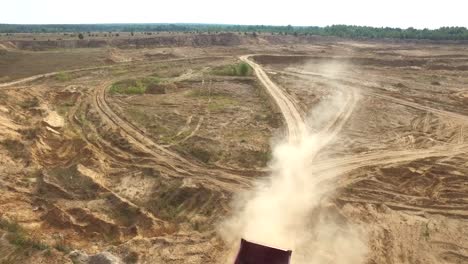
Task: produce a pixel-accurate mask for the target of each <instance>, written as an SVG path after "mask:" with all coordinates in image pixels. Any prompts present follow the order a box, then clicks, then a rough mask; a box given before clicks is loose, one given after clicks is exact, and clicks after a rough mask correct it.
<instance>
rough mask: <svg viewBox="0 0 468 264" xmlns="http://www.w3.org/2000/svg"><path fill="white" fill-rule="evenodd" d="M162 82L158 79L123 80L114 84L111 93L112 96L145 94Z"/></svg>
mask: <svg viewBox="0 0 468 264" xmlns="http://www.w3.org/2000/svg"><path fill="white" fill-rule="evenodd" d="M160 82H161V80H160V79H159V78H157V77H148V78H143V79H129V80H123V81H119V82H116V83H114V84H113V85H112V86H111V88H110V92H111V93H112V94H144V93H145V92H146V90H147V89H148V88H149V87H151V86H154V85H158V84H160Z"/></svg>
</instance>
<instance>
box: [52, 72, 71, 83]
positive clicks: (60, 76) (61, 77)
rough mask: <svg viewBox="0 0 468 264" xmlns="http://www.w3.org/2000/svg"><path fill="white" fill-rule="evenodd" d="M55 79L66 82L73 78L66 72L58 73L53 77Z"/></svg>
mask: <svg viewBox="0 0 468 264" xmlns="http://www.w3.org/2000/svg"><path fill="white" fill-rule="evenodd" d="M55 79H56V80H57V81H61V82H68V81H70V80H71V79H73V78H72V75H71V74H70V73H68V72H59V73H58V74H57V75H55Z"/></svg>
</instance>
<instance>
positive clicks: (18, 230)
mask: <svg viewBox="0 0 468 264" xmlns="http://www.w3.org/2000/svg"><path fill="white" fill-rule="evenodd" d="M0 229H3V230H5V231H6V232H7V235H6V238H7V240H8V241H9V242H10V243H11V244H12V245H15V246H16V247H18V248H20V249H23V250H46V249H50V246H49V245H47V244H45V243H43V242H41V241H39V240H37V239H34V238H31V237H30V236H29V235H28V233H27V232H26V231H25V230H24V229H23V228H22V227H21V226H20V225H19V224H18V223H16V222H14V221H9V220H6V219H4V218H1V219H0Z"/></svg>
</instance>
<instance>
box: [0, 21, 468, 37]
mask: <svg viewBox="0 0 468 264" xmlns="http://www.w3.org/2000/svg"><path fill="white" fill-rule="evenodd" d="M63 32H68V33H80V32H132V35H133V32H192V33H202V32H208V33H214V32H244V33H245V32H250V33H254V35H255V34H258V33H271V34H281V35H295V36H299V35H319V36H336V37H344V38H371V39H382V38H391V39H429V40H468V30H467V29H466V28H465V27H441V28H438V29H415V28H411V27H410V28H407V29H401V28H391V27H380V28H377V27H367V26H348V25H333V26H326V27H316V26H310V27H304V26H291V25H288V26H265V25H222V24H76V25H72V24H66V25H55V24H54V25H15V24H0V33H9V34H11V33H63Z"/></svg>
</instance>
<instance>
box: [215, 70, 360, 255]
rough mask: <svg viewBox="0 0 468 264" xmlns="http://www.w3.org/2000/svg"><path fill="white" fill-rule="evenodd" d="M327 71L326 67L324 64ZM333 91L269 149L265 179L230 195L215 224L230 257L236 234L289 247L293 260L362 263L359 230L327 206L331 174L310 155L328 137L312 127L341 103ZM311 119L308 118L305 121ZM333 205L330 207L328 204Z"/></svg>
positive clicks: (325, 119) (342, 99)
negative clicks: (298, 132) (230, 209)
mask: <svg viewBox="0 0 468 264" xmlns="http://www.w3.org/2000/svg"><path fill="white" fill-rule="evenodd" d="M327 70H329V69H328V68H327ZM344 97H345V96H344V94H343V93H339V92H338V93H336V94H334V95H333V96H331V97H330V98H328V99H327V100H325V101H322V103H320V104H319V105H318V106H316V107H314V109H313V110H312V111H311V113H310V115H309V116H314V117H320V118H318V119H317V118H314V119H313V121H314V122H313V123H311V124H308V126H307V127H308V129H307V131H303V133H302V136H301V137H300V138H299V139H297V140H294V141H291V140H287V139H285V140H282V141H280V142H279V143H277V144H275V146H274V148H273V159H272V161H271V164H270V166H271V169H272V173H271V176H270V177H269V179H268V181H267V182H262V183H259V184H258V186H256V188H254V190H253V191H251V192H249V193H248V194H244V195H243V197H238V199H235V200H236V201H235V204H234V212H236V213H235V214H234V215H233V216H232V217H231V218H230V219H228V220H226V221H224V222H223V223H222V224H221V225H220V227H219V233H220V235H221V236H222V237H223V238H224V240H225V241H226V243H227V244H228V245H233V246H232V248H231V251H230V256H229V258H232V259H233V258H234V257H235V254H236V253H237V249H238V247H237V246H235V245H238V243H239V241H240V238H241V237H242V238H245V239H247V240H250V241H253V242H255V243H260V244H263V245H267V246H272V247H277V248H282V249H291V250H293V256H292V264H306V263H307V264H319V263H320V264H321V263H337V264H345V263H346V264H350V263H351V264H352V263H363V262H364V261H365V257H366V255H367V246H366V243H365V242H364V241H365V235H364V232H362V230H361V229H360V228H359V227H358V226H353V225H352V224H350V223H347V222H346V221H343V217H342V216H341V217H340V214H339V213H336V211H337V210H329V209H330V208H327V207H326V206H324V205H323V204H324V200H325V199H326V198H327V196H328V195H329V194H330V190H333V186H326V184H325V183H324V179H325V180H326V179H330V178H332V177H334V176H336V175H334V173H333V172H330V171H328V172H327V174H326V175H323V174H319V173H318V172H314V170H313V166H312V165H311V163H312V159H313V158H314V157H315V156H317V155H318V154H319V152H320V150H321V149H322V148H323V147H324V146H325V145H326V144H328V143H329V142H330V141H331V140H332V136H330V135H327V133H324V132H320V131H319V132H313V131H317V129H314V128H319V127H322V126H323V125H324V123H326V122H328V121H329V120H330V119H332V118H333V117H334V116H335V115H336V112H337V111H338V110H339V109H340V107H342V105H343V104H344V101H345V98H344ZM311 120H312V119H309V122H310V121H311ZM332 209H333V208H332Z"/></svg>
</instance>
